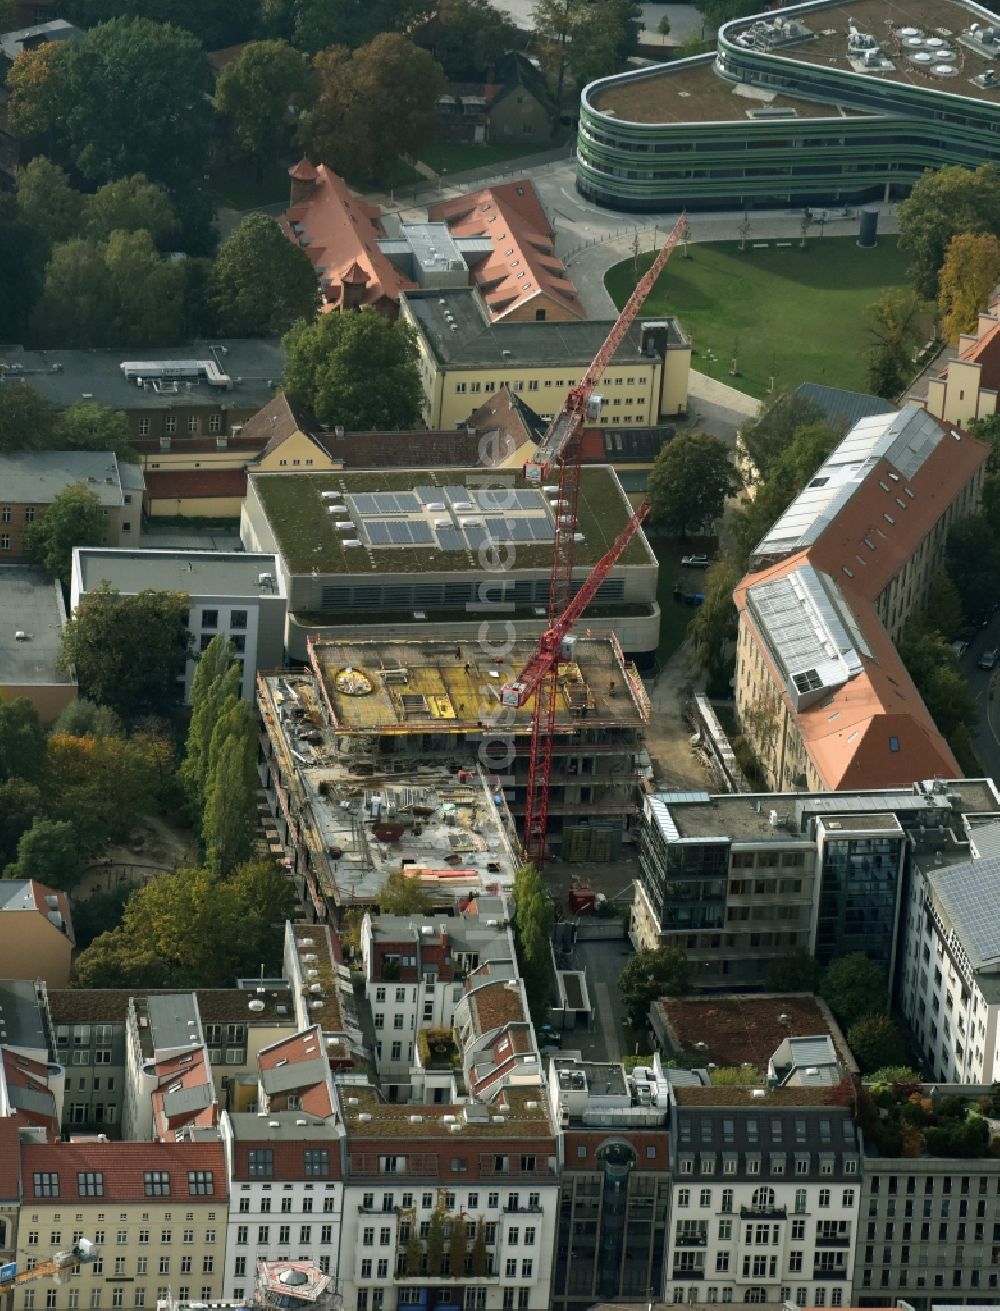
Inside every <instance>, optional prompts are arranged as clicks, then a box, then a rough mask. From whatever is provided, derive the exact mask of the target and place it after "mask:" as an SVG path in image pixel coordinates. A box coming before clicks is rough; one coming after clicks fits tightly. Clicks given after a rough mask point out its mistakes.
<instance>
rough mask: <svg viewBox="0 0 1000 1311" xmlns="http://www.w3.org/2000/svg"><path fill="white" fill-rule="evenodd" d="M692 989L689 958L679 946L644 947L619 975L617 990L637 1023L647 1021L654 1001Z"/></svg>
mask: <svg viewBox="0 0 1000 1311" xmlns="http://www.w3.org/2000/svg"><path fill="white" fill-rule="evenodd" d="M690 990H691V980H690V969H689V966H688V958H687V956H686V955H685V954H684V952H683V951H681V949H680V948H679V947H656V948H652V947H644V948H643V949H642V950H641V951H637V952H636V953H635V955H634V956H632V957H631V958H630V959H629V962H628V964H627V965H626V966H625V968H624V969H623V970H622V972H621V974H619V976H618V991H619V992H620V993H621V997H622V1001H623V1002H624V1003H625V1009H626V1010H627V1011H628V1015H629V1022H630V1023H631V1024H632V1025H634V1026H635V1027H639V1026H641V1025H644V1024H646V1022H647V1016H648V1014H649V1008H650V1006H651V1005H652V1003H653V1002H654V1001H657V1000H658V999H659V998H660V997H683V996H685V995H686V994H687V993H688V992H690Z"/></svg>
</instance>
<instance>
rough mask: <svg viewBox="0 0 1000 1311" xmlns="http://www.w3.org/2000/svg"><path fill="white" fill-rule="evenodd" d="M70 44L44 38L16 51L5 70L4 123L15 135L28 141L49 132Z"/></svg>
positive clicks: (59, 108)
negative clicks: (42, 41) (39, 42)
mask: <svg viewBox="0 0 1000 1311" xmlns="http://www.w3.org/2000/svg"><path fill="white" fill-rule="evenodd" d="M69 44H70V43H69V42H64V41H47V42H45V43H44V44H43V45H40V46H38V47H37V48H36V49H34V50H26V51H24V52H22V53H21V54H19V55H18V56H17V58H16V59H15V60H14V62H13V64H12V65H11V66H10V68H9V69H8V70H7V95H8V100H7V123H8V126H9V128H10V131H11V132H12V133H13V134H14V135H15V136H17V137H23V138H26V139H28V140H31V139H32V138H33V137H40V136H42V134H43V133H46V132H51V131H52V130H53V128H54V127H55V125H56V123H57V122H58V120H59V116H60V113H61V111H62V107H63V95H64V82H65V54H66V50H67V47H68V46H69Z"/></svg>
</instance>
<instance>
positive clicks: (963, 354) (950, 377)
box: [923, 299, 1000, 425]
mask: <svg viewBox="0 0 1000 1311" xmlns="http://www.w3.org/2000/svg"><path fill="white" fill-rule="evenodd" d="M998 392H1000V300H998V299H993V300H991V301H990V307H989V310H987V311H986V312H985V313H982V314H980V315H979V320H978V322H977V324H976V328H975V331H974V332H964V333H963V334H962V335H961V337H959V339H958V354H957V356H956V357H955V358H954V359H953V360H950V361H949V362H948V364H947V365H946V366H945V367H944V369H942V371H941V372H940V373H939V374H938V376H937V377H936V378H931V379H930V380H929V382H928V384H927V399H926V400H925V401H924V402H923V404H924V405H925V407H926V408H927V409H928V410H929V411H930V413H931V414H933V415H934V417H935V418H936V419H941V420H943V421H944V422H945V423H957V424H959V425H964V424H967V423H971V421H972V420H973V419H988V418H989V417H990V415H993V414H996V412H997V395H998Z"/></svg>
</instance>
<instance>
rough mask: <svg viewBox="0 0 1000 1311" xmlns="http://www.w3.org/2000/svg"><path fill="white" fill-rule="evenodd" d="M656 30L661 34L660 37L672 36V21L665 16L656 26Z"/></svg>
mask: <svg viewBox="0 0 1000 1311" xmlns="http://www.w3.org/2000/svg"><path fill="white" fill-rule="evenodd" d="M656 30H657V32H659V34H660V36H669V35H670V19H669V18H668V17H667V16H666V14H664V15H663V17H662V18H661V19H660V21H659V22H658V23H657V24H656Z"/></svg>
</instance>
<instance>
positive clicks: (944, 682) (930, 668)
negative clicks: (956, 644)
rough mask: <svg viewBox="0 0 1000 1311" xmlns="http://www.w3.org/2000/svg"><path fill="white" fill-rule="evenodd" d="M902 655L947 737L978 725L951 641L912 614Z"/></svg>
mask: <svg viewBox="0 0 1000 1311" xmlns="http://www.w3.org/2000/svg"><path fill="white" fill-rule="evenodd" d="M898 645H899V654H900V656H901V657H902V660H903V663H904V664H905V665H906V668H907V671H908V673H909V675H910V677H911V678H912V679H913V681H914V683H915V684H916V687H917V691H918V692H919V693H920V695H921V697H923V700H924V704H925V705H926V707H927V709H928V711H929V713H930V716H931V718H932V719H933V720H934V723H935V724H936V726H937V728H938V729H939V730H940V732H941V733H942V734H943V735H944V736H945V737H946V738H949V739H950V738H951V737H952V735H953V734H954V733H955V732H956V731H957V730H958V729H960V728H962V727H963V726H964V727H966V728H971V727H973V726H974V725H975V724H976V720H977V715H976V706H975V702H974V701H973V700H972V697H971V695H970V693H969V689H968V687H967V685H966V682H965V679H964V678H963V677H962V675H961V672H960V671H959V668H958V661H957V658H956V656H955V653H954V651H953V650H952V649H951V647H950V646H949V645H948V642H947V640H946V639H945V638H944V637H942V635H941V634H940V633H937V632H935V631H934V630H933V629H929V628H927V626H926V624H925V622H924V618H923V615H921V614H916V615H911V616H910V619H909V620H908V621H907V624H906V627H905V628H904V629H903V632H902V634H901V635H900V639H899V644H898Z"/></svg>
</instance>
